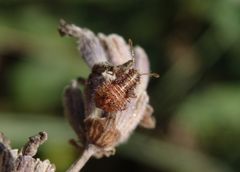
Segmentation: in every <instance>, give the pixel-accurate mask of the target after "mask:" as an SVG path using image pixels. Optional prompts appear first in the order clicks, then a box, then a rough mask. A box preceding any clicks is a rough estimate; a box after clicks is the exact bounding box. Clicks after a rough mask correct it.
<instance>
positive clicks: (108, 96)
mask: <svg viewBox="0 0 240 172" xmlns="http://www.w3.org/2000/svg"><path fill="white" fill-rule="evenodd" d="M129 45H130V49H131V55H132V57H133V56H134V52H133V48H132V42H131V40H129ZM134 62H135V61H134V57H133V59H132V60H129V61H127V62H126V63H124V64H122V65H119V66H113V67H112V68H111V69H112V71H110V72H111V73H112V74H113V75H115V79H114V80H108V81H106V82H103V83H102V84H101V85H100V86H98V87H97V89H96V93H95V104H96V107H98V108H100V109H102V110H103V111H105V112H117V111H123V110H125V109H126V107H127V103H128V102H129V101H130V98H136V95H135V92H134V91H135V89H136V87H137V85H138V84H139V83H140V77H141V75H145V74H140V73H139V72H138V70H136V69H134V67H133V66H134ZM108 72H109V71H108ZM147 75H152V76H155V77H158V75H157V74H154V73H152V74H147Z"/></svg>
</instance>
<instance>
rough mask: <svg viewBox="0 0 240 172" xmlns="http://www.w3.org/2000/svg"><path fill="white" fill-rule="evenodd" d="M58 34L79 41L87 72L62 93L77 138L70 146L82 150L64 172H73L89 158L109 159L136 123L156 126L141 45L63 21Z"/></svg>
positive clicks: (66, 111)
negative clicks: (106, 157) (105, 157)
mask: <svg viewBox="0 0 240 172" xmlns="http://www.w3.org/2000/svg"><path fill="white" fill-rule="evenodd" d="M59 33H60V34H61V36H70V37H73V38H76V39H77V44H78V50H79V52H80V54H81V57H83V59H84V60H85V62H86V63H87V65H88V66H89V67H90V68H91V73H90V75H89V77H88V78H87V79H83V78H81V77H80V78H78V79H76V80H73V81H72V82H71V83H70V85H68V86H67V87H66V89H65V93H64V108H65V115H66V117H67V119H68V120H69V122H70V124H71V126H72V127H73V129H74V131H75V132H76V134H77V135H78V141H75V142H74V144H75V145H78V146H82V147H83V148H84V151H83V154H82V156H81V157H80V158H79V159H78V160H77V161H76V162H75V163H74V164H73V165H72V166H71V167H70V168H69V169H68V172H77V171H79V170H80V169H81V168H82V167H83V166H84V164H85V163H86V162H87V161H88V159H89V158H90V157H91V156H94V157H97V158H101V157H103V156H110V155H113V154H114V153H115V147H116V146H117V145H119V144H121V143H123V142H125V141H126V140H127V139H128V138H129V136H130V135H131V133H132V132H133V130H134V129H135V128H136V127H137V126H138V125H140V126H142V127H144V128H154V127H155V119H154V117H153V116H152V113H153V108H152V107H151V106H150V105H149V96H148V94H147V92H146V88H147V85H148V80H149V75H145V74H149V72H150V71H149V61H148V57H147V55H146V53H145V51H144V50H143V49H142V48H141V47H139V46H137V47H132V46H131V44H130V45H129V44H127V43H126V42H125V41H124V39H123V38H122V37H121V36H119V35H117V34H111V35H104V34H102V33H99V34H98V35H95V34H94V33H93V32H92V31H90V30H88V29H84V28H80V27H78V26H75V25H73V24H68V23H66V22H65V21H64V20H61V21H60V26H59ZM131 50H132V51H131ZM133 52H135V55H134V58H133V57H132V54H133ZM80 85H82V86H83V87H84V90H83V94H82V92H81V90H80Z"/></svg>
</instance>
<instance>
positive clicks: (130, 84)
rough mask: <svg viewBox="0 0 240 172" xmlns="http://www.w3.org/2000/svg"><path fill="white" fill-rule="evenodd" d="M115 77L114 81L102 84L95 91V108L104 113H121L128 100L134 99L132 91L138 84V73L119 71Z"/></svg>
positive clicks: (135, 71)
mask: <svg viewBox="0 0 240 172" xmlns="http://www.w3.org/2000/svg"><path fill="white" fill-rule="evenodd" d="M116 76H117V77H116V79H115V80H113V81H108V82H106V83H103V84H102V85H101V86H99V87H98V88H97V91H96V95H95V103H96V106H97V107H98V108H101V109H102V110H104V111H105V112H117V111H123V110H125V109H126V106H127V103H128V102H129V100H130V98H135V97H136V95H135V93H134V90H135V88H136V86H137V84H138V83H139V82H140V74H139V72H138V71H137V70H136V69H129V70H127V72H125V71H122V70H119V72H117V73H116Z"/></svg>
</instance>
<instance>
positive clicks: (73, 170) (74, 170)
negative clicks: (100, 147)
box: [67, 145, 96, 172]
mask: <svg viewBox="0 0 240 172" xmlns="http://www.w3.org/2000/svg"><path fill="white" fill-rule="evenodd" d="M95 152H96V151H95V148H94V146H93V145H89V146H88V148H86V149H85V150H84V151H83V154H82V155H81V156H80V158H79V159H78V160H77V161H75V162H74V163H73V164H72V166H71V167H70V168H69V169H68V170H67V172H79V171H80V170H81V169H82V167H83V166H84V165H85V164H86V162H87V161H88V160H89V159H90V158H91V156H92V155H93V154H94V153H95Z"/></svg>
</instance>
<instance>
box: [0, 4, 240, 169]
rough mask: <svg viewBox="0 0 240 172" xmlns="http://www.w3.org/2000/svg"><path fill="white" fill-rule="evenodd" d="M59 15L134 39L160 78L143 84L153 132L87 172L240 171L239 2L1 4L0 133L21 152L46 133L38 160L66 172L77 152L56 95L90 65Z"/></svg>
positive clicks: (137, 136)
mask: <svg viewBox="0 0 240 172" xmlns="http://www.w3.org/2000/svg"><path fill="white" fill-rule="evenodd" d="M60 18H64V19H65V20H67V21H68V22H72V23H75V24H77V25H79V26H82V27H88V28H90V29H92V30H93V31H95V32H103V33H106V34H109V33H118V34H120V35H122V36H123V37H124V38H126V39H128V38H131V39H132V40H133V42H134V44H139V45H141V46H142V47H144V49H145V50H146V52H147V53H148V55H149V58H150V61H151V69H152V71H154V72H158V73H160V74H161V78H160V79H152V80H151V82H150V84H149V88H148V91H149V94H150V98H151V100H150V101H151V104H152V105H153V107H154V109H155V112H154V115H155V116H156V118H157V127H156V129H154V130H144V129H137V131H136V132H135V133H134V134H133V136H132V137H131V138H130V140H129V142H128V143H126V144H124V145H122V146H120V147H118V149H117V154H116V155H115V156H113V157H110V158H103V159H101V160H95V159H92V160H90V161H89V162H88V163H87V165H86V166H85V167H84V169H83V171H86V172H87V171H105V172H108V171H109V172H110V171H127V172H130V171H138V172H202V171H204V172H234V171H240V146H239V145H240V82H239V81H240V80H239V79H240V1H239V0H211V1H207V0H205V1H204V0H185V1H178V0H161V1H153V0H148V1H144V0H138V1H137V0H135V1H128V0H122V1H118V2H114V1H107V0H99V1H97V0H92V1H80V0H79V1H77V0H70V1H68V0H59V1H57V0H56V1H39V0H36V1H27V0H23V1H17V0H9V1H1V2H0V131H2V132H4V133H5V135H7V136H8V138H10V139H11V140H12V145H13V147H16V148H20V147H21V146H22V145H23V144H24V143H25V142H26V140H27V138H28V137H29V136H31V135H34V134H36V133H37V132H39V131H43V130H45V131H47V132H48V134H49V139H48V141H47V143H45V144H44V145H43V146H41V148H40V151H39V154H38V156H39V157H41V158H42V159H45V158H48V159H50V161H52V162H53V163H55V164H56V166H57V169H58V170H57V171H60V172H61V171H65V170H66V169H67V168H68V167H69V166H70V164H71V163H72V162H73V161H74V160H75V159H76V158H77V157H78V156H79V152H78V151H76V149H74V148H73V147H72V146H70V145H69V144H68V140H69V139H70V138H74V137H76V136H75V134H74V133H73V131H72V129H71V128H70V127H69V125H68V123H67V122H66V120H65V119H64V116H63V109H62V102H61V100H62V92H63V88H64V86H65V85H67V84H68V83H69V81H70V80H71V79H73V78H75V77H77V76H83V77H87V76H88V74H89V69H88V68H87V66H86V65H85V64H84V62H83V60H82V59H81V58H80V57H79V55H78V52H77V50H76V46H75V42H74V41H73V40H72V39H68V38H60V36H59V35H58V32H57V26H58V22H59V19H60Z"/></svg>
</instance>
